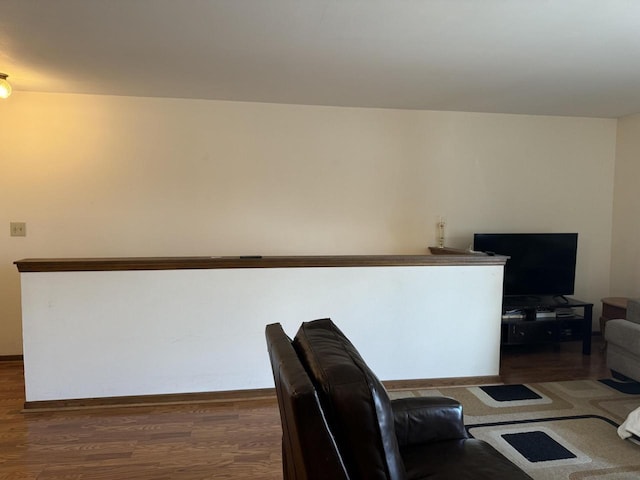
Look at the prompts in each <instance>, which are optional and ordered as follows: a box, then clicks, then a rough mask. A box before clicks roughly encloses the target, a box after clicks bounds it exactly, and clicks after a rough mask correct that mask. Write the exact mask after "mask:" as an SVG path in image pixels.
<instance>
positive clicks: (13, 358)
mask: <svg viewBox="0 0 640 480" xmlns="http://www.w3.org/2000/svg"><path fill="white" fill-rule="evenodd" d="M23 361H24V356H22V355H0V362H23Z"/></svg>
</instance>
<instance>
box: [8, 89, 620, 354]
mask: <svg viewBox="0 0 640 480" xmlns="http://www.w3.org/2000/svg"><path fill="white" fill-rule="evenodd" d="M0 120H1V121H2V123H3V125H5V126H9V128H6V127H4V128H2V129H0V145H2V149H1V151H0V205H1V206H2V208H1V209H0V226H2V225H5V227H4V228H5V229H6V230H5V232H6V233H5V235H0V283H1V284H2V287H3V288H2V289H0V355H11V354H17V353H20V352H21V349H22V347H21V334H20V331H21V326H20V298H19V297H20V287H19V275H18V272H17V270H16V269H15V266H14V265H12V262H13V261H15V260H16V259H20V258H26V257H82V256H154V255H171V256H173V255H176V256H179V255H239V254H263V255H271V254H285V255H297V254H310V255H313V254H393V253H402V254H411V253H423V252H425V251H426V250H425V249H426V247H427V246H428V245H434V244H435V243H436V227H435V225H436V221H437V219H438V216H441V215H442V216H444V217H445V219H446V223H447V227H446V237H447V242H446V243H447V245H449V246H453V247H467V246H468V245H469V244H470V242H471V238H472V234H473V232H475V231H514V232H526V231H549V232H566V231H577V232H578V233H579V234H580V240H579V254H578V267H577V281H576V296H577V297H579V298H582V299H583V300H588V301H593V302H594V303H597V302H598V301H599V299H600V297H602V296H604V295H606V294H608V291H609V272H610V258H609V253H608V252H610V249H611V229H612V215H611V212H612V203H613V174H614V162H615V142H616V121H615V120H611V119H593V118H569V117H544V116H526V115H502V114H477V113H461V112H435V111H404V110H384V109H363V108H343V107H318V106H294V105H274V104H259V103H242V102H222V101H200V100H181V99H154V98H137V97H115V96H92V95H66V94H45V93H25V92H15V93H14V95H13V96H12V97H11V98H10V99H9V101H6V102H2V103H1V104H0ZM10 221H25V222H26V223H27V237H26V238H19V237H9V236H8V230H9V228H8V224H9V222H10ZM597 317H598V313H597V308H596V311H595V312H594V318H597ZM302 320H305V319H301V321H302Z"/></svg>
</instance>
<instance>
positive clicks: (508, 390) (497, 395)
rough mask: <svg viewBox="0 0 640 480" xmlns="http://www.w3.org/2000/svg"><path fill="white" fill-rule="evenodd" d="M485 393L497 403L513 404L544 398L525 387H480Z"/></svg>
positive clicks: (517, 385)
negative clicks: (518, 401) (514, 402)
mask: <svg viewBox="0 0 640 480" xmlns="http://www.w3.org/2000/svg"><path fill="white" fill-rule="evenodd" d="M480 389H481V390H482V391H484V393H486V394H487V395H489V396H490V397H491V398H493V399H494V400H495V401H496V402H513V401H516V400H538V399H540V398H542V397H541V396H540V395H538V394H537V393H536V392H534V391H533V390H531V389H530V388H529V387H526V386H525V385H520V384H515V385H490V386H488V387H480Z"/></svg>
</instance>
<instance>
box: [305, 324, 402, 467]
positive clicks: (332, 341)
mask: <svg viewBox="0 0 640 480" xmlns="http://www.w3.org/2000/svg"><path fill="white" fill-rule="evenodd" d="M293 345H294V348H295V349H296V351H297V352H298V355H299V356H300V359H301V360H302V363H303V364H304V365H305V368H306V369H307V371H308V372H309V375H310V377H311V379H312V381H313V382H314V384H315V385H316V388H317V389H318V393H319V395H320V402H321V403H322V405H323V408H324V410H325V416H326V418H327V421H328V423H329V425H330V426H331V430H332V431H333V432H334V435H335V437H336V442H337V444H338V448H339V449H340V452H341V454H342V458H343V460H344V463H345V466H346V468H347V471H348V472H349V475H350V476H351V478H362V479H367V480H378V479H380V480H402V479H404V478H405V477H406V473H405V470H404V465H403V463H402V460H401V457H400V452H399V448H398V441H397V438H396V434H395V425H394V416H393V411H392V409H391V402H390V400H389V396H388V395H387V392H386V390H385V388H384V387H383V385H382V384H381V383H380V380H378V378H377V377H376V376H375V374H374V373H373V372H372V371H371V369H370V368H369V367H368V366H367V364H366V363H365V362H364V360H363V359H362V357H361V356H360V354H359V353H358V351H357V350H356V348H355V347H354V346H353V345H352V344H351V342H350V341H349V339H348V338H347V337H345V335H344V334H343V333H342V332H341V331H340V329H338V327H337V326H336V325H335V324H334V323H333V322H332V321H331V320H330V319H322V320H315V321H312V322H305V323H303V324H302V326H301V327H300V329H299V330H298V333H297V334H296V337H295V338H294V341H293Z"/></svg>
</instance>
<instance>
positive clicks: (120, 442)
mask: <svg viewBox="0 0 640 480" xmlns="http://www.w3.org/2000/svg"><path fill="white" fill-rule="evenodd" d="M501 374H502V379H503V381H505V382H506V383H522V382H538V381H552V380H564V379H579V378H601V377H607V376H608V371H607V369H606V365H605V362H604V353H603V352H602V349H601V342H598V337H594V346H593V353H592V355H591V356H583V355H581V353H580V344H579V342H577V343H576V344H575V345H574V344H563V345H561V346H557V347H553V346H544V347H536V348H522V349H511V350H509V351H503V353H502V356H501ZM23 404H24V380H23V367H22V362H1V363H0V480H123V479H127V480H208V479H244V480H281V479H282V466H281V463H282V458H281V452H280V440H281V435H282V433H281V429H280V419H279V414H278V407H277V404H276V401H275V399H273V398H272V399H259V400H255V401H242V402H218V403H194V404H183V405H153V406H137V407H109V408H91V409H83V410H60V411H48V412H37V411H29V412H23V411H22V405H23Z"/></svg>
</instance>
